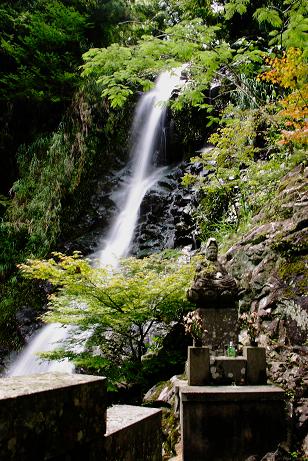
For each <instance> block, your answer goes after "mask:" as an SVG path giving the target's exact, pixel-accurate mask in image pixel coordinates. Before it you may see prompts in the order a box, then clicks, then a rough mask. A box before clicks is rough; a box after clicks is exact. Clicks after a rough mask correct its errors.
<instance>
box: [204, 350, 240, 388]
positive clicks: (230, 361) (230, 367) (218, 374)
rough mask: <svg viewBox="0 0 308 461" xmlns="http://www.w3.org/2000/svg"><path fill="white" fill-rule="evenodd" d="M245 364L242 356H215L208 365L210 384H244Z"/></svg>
mask: <svg viewBox="0 0 308 461" xmlns="http://www.w3.org/2000/svg"><path fill="white" fill-rule="evenodd" d="M246 366H247V360H246V359H245V358H244V357H216V358H215V361H214V362H213V364H212V365H211V366H210V373H211V376H210V378H211V384H215V385H216V386H217V385H224V384H237V385H243V384H246Z"/></svg>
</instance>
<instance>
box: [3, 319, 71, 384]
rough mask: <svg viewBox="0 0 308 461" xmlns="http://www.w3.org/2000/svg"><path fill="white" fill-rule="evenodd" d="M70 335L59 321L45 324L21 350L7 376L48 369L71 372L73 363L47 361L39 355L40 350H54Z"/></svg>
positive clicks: (28, 373)
mask: <svg viewBox="0 0 308 461" xmlns="http://www.w3.org/2000/svg"><path fill="white" fill-rule="evenodd" d="M67 335H68V327H65V326H63V325H60V324H58V323H50V324H49V325H44V326H43V327H42V328H41V329H40V330H39V331H38V332H37V333H36V334H34V335H33V337H32V338H31V340H30V342H29V344H28V345H27V346H26V347H25V349H24V350H23V351H22V352H21V354H20V355H19V356H18V358H17V359H16V360H15V361H14V362H13V363H12V364H11V365H10V366H9V367H8V369H7V371H6V375H7V376H22V375H30V374H34V373H45V372H47V371H65V372H71V371H73V369H74V366H73V364H72V363H70V362H68V361H67V360H65V361H61V362H59V361H55V360H54V361H51V362H49V361H47V360H43V359H40V358H39V357H38V356H37V353H38V352H46V351H49V352H50V351H52V350H54V349H55V348H56V347H57V346H58V345H59V342H63V341H64V340H65V339H66V337H67Z"/></svg>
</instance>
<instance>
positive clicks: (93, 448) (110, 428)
mask: <svg viewBox="0 0 308 461" xmlns="http://www.w3.org/2000/svg"><path fill="white" fill-rule="evenodd" d="M106 402H107V398H106V380H105V378H101V377H97V376H87V375H66V374H60V373H58V374H54V373H52V374H40V375H32V376H22V377H11V378H2V379H0V459H1V461H33V460H40V461H44V460H54V461H62V460H63V461H64V460H65V461H78V460H82V461H87V460H88V461H107V460H108V461H130V460H138V461H161V459H162V454H161V453H162V452H161V412H160V410H157V409H150V408H142V407H133V406H128V405H123V406H122V405H118V406H114V407H111V408H109V409H107V403H106Z"/></svg>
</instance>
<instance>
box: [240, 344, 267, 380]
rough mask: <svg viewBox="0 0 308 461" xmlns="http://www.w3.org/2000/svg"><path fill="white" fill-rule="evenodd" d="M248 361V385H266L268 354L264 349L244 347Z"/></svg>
mask: <svg viewBox="0 0 308 461" xmlns="http://www.w3.org/2000/svg"><path fill="white" fill-rule="evenodd" d="M243 352H244V357H245V358H246V359H247V375H246V380H247V384H266V353H265V348H264V347H249V346H246V347H244V351H243Z"/></svg>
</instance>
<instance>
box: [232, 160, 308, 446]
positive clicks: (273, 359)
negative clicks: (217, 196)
mask: <svg viewBox="0 0 308 461" xmlns="http://www.w3.org/2000/svg"><path fill="white" fill-rule="evenodd" d="M307 253H308V168H304V167H302V166H298V167H296V168H295V169H294V170H293V171H291V172H290V173H289V174H288V175H286V176H285V177H284V178H283V179H282V181H281V183H280V186H279V189H278V191H277V194H276V196H275V197H274V199H273V201H272V202H271V203H268V204H267V205H266V207H265V208H264V210H263V211H262V212H261V213H260V214H259V215H258V216H255V218H254V220H253V228H252V229H251V230H250V232H248V233H247V234H246V235H244V236H243V237H242V238H241V240H240V241H238V242H237V243H236V244H234V245H233V246H232V247H231V248H230V249H229V250H228V251H227V253H226V255H225V258H224V259H225V264H226V267H227V270H228V272H229V273H230V274H232V275H233V276H234V277H236V278H237V280H238V282H239V287H240V290H241V299H240V309H241V311H250V312H257V313H258V319H259V336H258V342H259V344H260V345H262V346H265V347H266V350H267V360H268V367H269V368H268V376H269V378H270V380H272V381H275V382H276V383H278V384H280V385H282V386H283V387H284V388H285V389H286V390H287V394H288V396H289V397H290V416H291V418H292V425H293V428H294V432H293V435H294V436H295V437H296V438H297V442H298V444H299V446H300V448H301V449H302V451H303V452H304V453H308V436H307V435H306V434H307V433H308V342H307V338H308V334H307V333H308V290H307V288H308V287H307V280H308V257H307ZM242 341H243V342H245V334H244V335H243V337H242Z"/></svg>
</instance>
